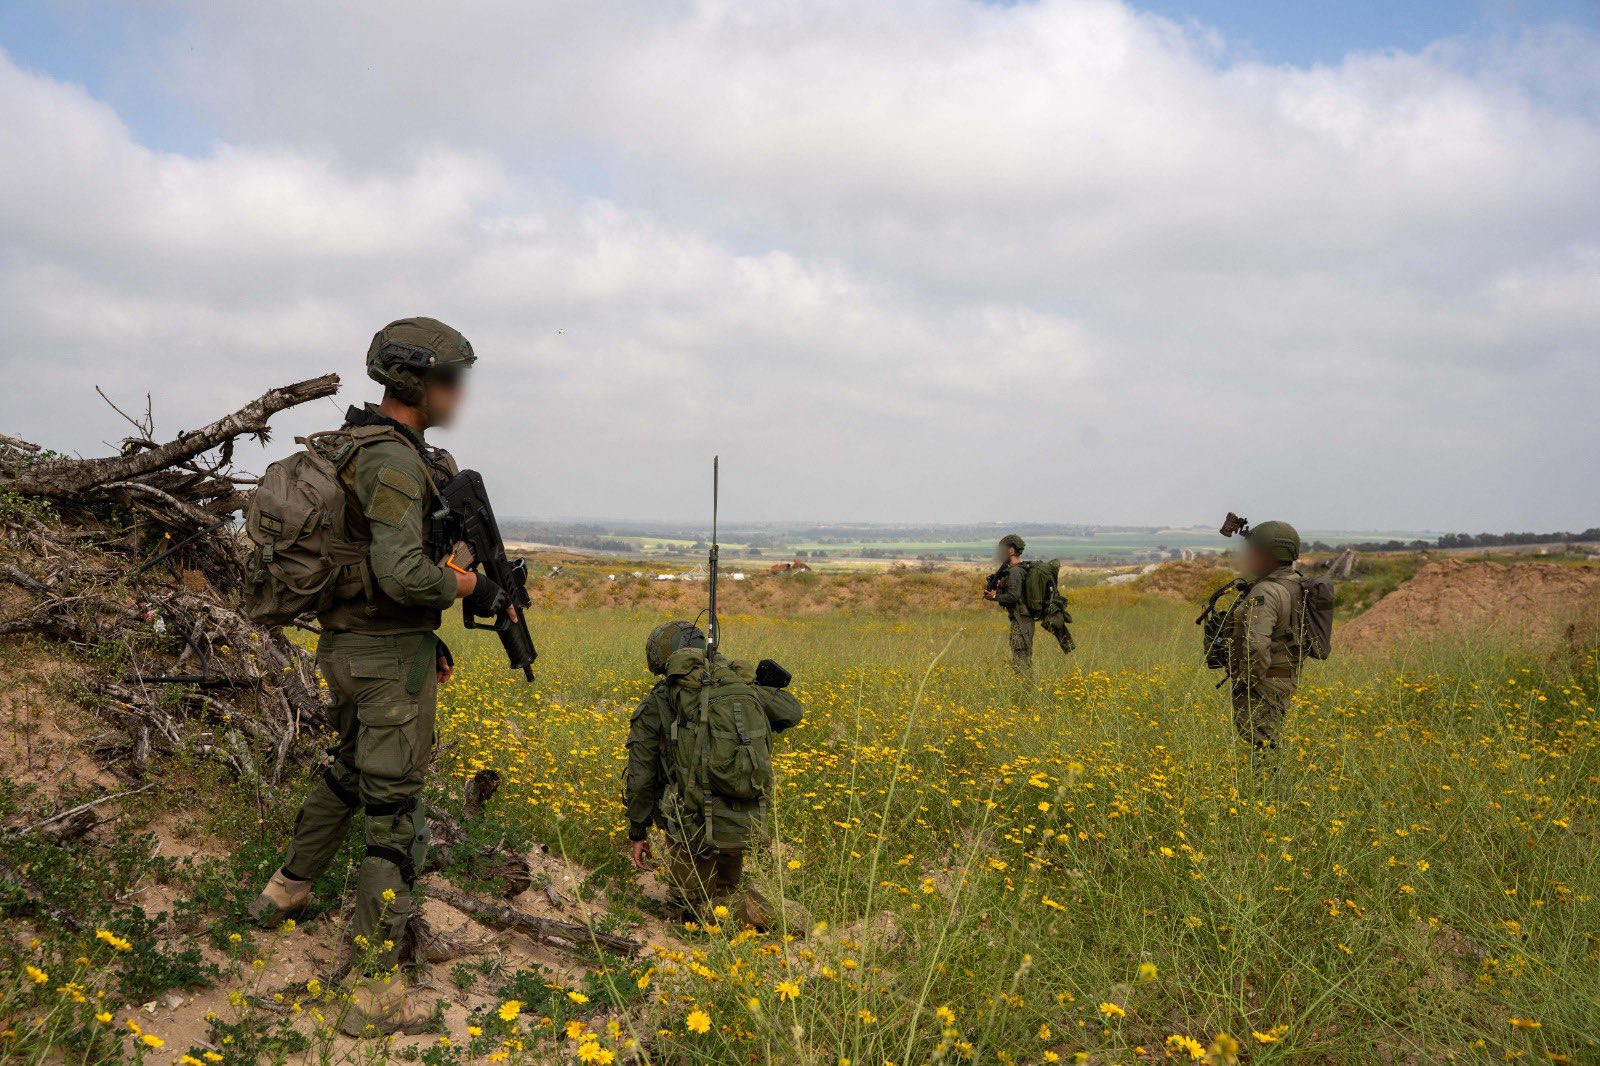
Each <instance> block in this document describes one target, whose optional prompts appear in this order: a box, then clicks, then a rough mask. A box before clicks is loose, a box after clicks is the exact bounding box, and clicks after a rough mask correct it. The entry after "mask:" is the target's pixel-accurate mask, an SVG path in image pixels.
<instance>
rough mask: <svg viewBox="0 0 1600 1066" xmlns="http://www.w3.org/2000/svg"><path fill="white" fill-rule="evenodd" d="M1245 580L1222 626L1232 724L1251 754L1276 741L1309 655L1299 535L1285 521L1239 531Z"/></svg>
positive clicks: (1262, 753) (1271, 747) (1267, 752)
mask: <svg viewBox="0 0 1600 1066" xmlns="http://www.w3.org/2000/svg"><path fill="white" fill-rule="evenodd" d="M1243 535H1244V538H1245V548H1244V571H1245V578H1246V580H1247V582H1248V585H1247V587H1246V588H1245V589H1244V590H1243V591H1242V592H1241V593H1240V595H1239V598H1238V600H1237V601H1236V602H1235V603H1234V606H1233V607H1232V609H1231V610H1230V611H1229V613H1228V616H1227V620H1226V622H1225V624H1224V627H1223V639H1224V647H1225V649H1226V655H1227V663H1226V667H1227V671H1228V676H1229V678H1230V680H1231V681H1232V682H1233V727H1234V729H1235V730H1237V731H1238V734H1239V736H1240V738H1241V739H1242V740H1244V741H1245V742H1246V743H1248V744H1249V745H1250V746H1251V752H1252V754H1253V755H1254V756H1256V757H1258V758H1266V757H1268V756H1269V755H1270V753H1271V752H1272V751H1273V750H1274V749H1276V748H1277V746H1278V737H1279V736H1280V734H1281V733H1282V731H1283V720H1284V717H1285V716H1286V715H1287V714H1288V710H1289V702H1290V701H1291V700H1292V699H1293V698H1294V693H1295V689H1296V688H1297V687H1298V686H1299V684H1300V666H1301V664H1302V663H1303V662H1304V661H1305V659H1306V656H1307V655H1308V654H1309V649H1308V648H1307V647H1306V646H1305V634H1304V632H1303V631H1302V630H1303V621H1302V619H1301V611H1300V608H1299V601H1300V597H1301V594H1302V589H1303V585H1302V578H1301V575H1300V574H1299V572H1298V571H1297V570H1295V566H1294V564H1295V560H1297V559H1299V558H1300V534H1299V533H1297V532H1296V531H1295V528H1294V527H1293V526H1291V525H1290V524H1289V523H1287V522H1262V523H1261V524H1260V525H1257V526H1255V527H1254V528H1251V529H1250V530H1249V531H1248V532H1246V533H1244V534H1243Z"/></svg>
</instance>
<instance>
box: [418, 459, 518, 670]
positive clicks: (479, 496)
mask: <svg viewBox="0 0 1600 1066" xmlns="http://www.w3.org/2000/svg"><path fill="white" fill-rule="evenodd" d="M431 527H432V528H431V530H430V532H429V538H430V541H431V546H432V550H433V556H434V558H435V559H436V560H438V561H448V560H450V558H451V553H452V552H454V550H455V546H456V545H457V544H465V545H466V546H467V548H468V550H470V551H471V552H472V560H473V561H472V565H473V566H474V567H481V568H482V570H483V573H484V575H485V576H487V577H488V579H489V580H490V581H493V582H494V583H495V584H496V585H499V586H500V588H501V589H502V590H504V592H505V594H506V599H507V600H508V601H509V602H508V603H507V605H506V607H505V608H504V609H503V610H501V611H500V612H499V613H498V614H496V615H495V616H494V621H493V622H491V623H490V624H489V625H482V624H480V623H479V622H478V620H477V619H476V618H474V617H473V614H472V608H471V607H469V606H467V604H466V601H462V604H461V624H462V625H463V626H465V627H466V628H468V629H493V630H494V631H495V633H496V634H498V635H499V637H500V643H501V645H502V646H503V647H504V648H505V649H506V657H507V658H508V659H510V660H511V669H513V670H521V671H522V674H523V676H524V677H526V678H527V679H528V680H529V681H532V680H533V662H534V660H535V659H537V658H538V657H539V651H538V649H536V648H535V647H534V646H533V637H532V636H530V635H529V633H528V618H527V615H526V614H525V612H526V611H527V609H528V603H529V601H528V564H527V563H525V562H524V561H523V560H521V559H508V558H507V557H506V545H505V541H503V540H502V539H500V524H499V523H498V522H496V521H495V520H494V508H493V507H490V506H489V494H488V492H487V491H485V490H484V487H483V478H482V477H480V476H479V474H478V472H477V471H476V470H463V471H461V473H459V474H457V475H456V476H455V477H453V478H451V479H450V481H449V482H448V483H447V484H446V485H445V487H444V488H442V489H440V490H439V509H438V510H437V511H435V512H434V513H433V521H432V523H431ZM450 565H451V566H454V565H455V564H454V563H453V562H452V563H450ZM456 569H460V568H459V567H456ZM513 614H515V616H516V617H515V618H513V617H512V615H513Z"/></svg>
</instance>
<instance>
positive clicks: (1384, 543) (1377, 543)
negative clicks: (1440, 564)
mask: <svg viewBox="0 0 1600 1066" xmlns="http://www.w3.org/2000/svg"><path fill="white" fill-rule="evenodd" d="M1576 541H1600V528H1595V527H1591V528H1589V529H1586V530H1584V531H1583V532H1582V533H1446V534H1445V535H1444V536H1442V537H1440V538H1439V539H1438V540H1421V539H1418V540H1365V541H1359V542H1356V543H1346V544H1328V543H1326V542H1324V541H1320V540H1317V541H1312V542H1311V547H1310V550H1311V551H1315V552H1331V551H1343V550H1344V549H1345V548H1350V549H1353V550H1354V551H1358V552H1402V551H1426V550H1428V549H1429V548H1509V547H1513V546H1516V545H1521V544H1570V543H1573V542H1576Z"/></svg>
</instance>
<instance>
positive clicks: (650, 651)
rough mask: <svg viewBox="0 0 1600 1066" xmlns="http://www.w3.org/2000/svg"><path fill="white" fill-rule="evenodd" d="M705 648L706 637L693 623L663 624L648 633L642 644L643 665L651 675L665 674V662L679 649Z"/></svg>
mask: <svg viewBox="0 0 1600 1066" xmlns="http://www.w3.org/2000/svg"><path fill="white" fill-rule="evenodd" d="M705 646H706V635H705V634H704V633H702V632H700V630H699V629H697V628H695V625H694V623H693V622H663V623H661V624H660V625H658V626H656V627H655V628H654V629H652V630H651V631H650V635H649V636H648V637H646V638H645V642H644V663H645V665H646V666H648V667H649V668H650V672H651V673H652V674H664V673H666V672H667V660H668V659H670V658H672V653H673V652H675V651H677V650H678V649H680V648H700V649H701V650H704V649H705Z"/></svg>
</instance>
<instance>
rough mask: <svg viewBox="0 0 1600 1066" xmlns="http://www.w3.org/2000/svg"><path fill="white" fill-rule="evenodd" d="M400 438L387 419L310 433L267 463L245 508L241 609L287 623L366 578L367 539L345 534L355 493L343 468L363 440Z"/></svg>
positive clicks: (351, 591)
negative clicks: (289, 451)
mask: <svg viewBox="0 0 1600 1066" xmlns="http://www.w3.org/2000/svg"><path fill="white" fill-rule="evenodd" d="M403 439H404V438H402V437H401V436H400V435H399V434H398V433H396V432H395V431H394V430H393V429H390V428H388V427H386V426H355V427H350V428H346V429H336V430H330V431H328V432H326V433H315V434H312V435H311V436H309V437H296V438H295V443H296V444H301V445H304V447H303V448H302V449H301V450H300V451H298V452H295V453H294V454H293V455H290V456H286V457H285V458H283V459H279V460H278V461H277V462H275V463H273V464H272V465H270V466H268V467H267V470H266V473H264V474H262V475H261V480H260V481H258V482H257V483H256V490H255V492H253V493H251V495H250V503H249V504H248V505H247V506H246V507H245V512H244V532H245V537H246V538H247V539H248V540H249V542H250V555H249V558H248V559H247V560H246V562H245V585H244V594H243V595H244V613H245V614H246V615H248V616H249V618H250V620H251V621H252V622H255V623H256V624H257V625H263V626H283V625H288V624H289V623H291V622H293V621H295V620H296V619H298V618H300V617H302V616H304V615H310V614H316V613H317V612H319V611H323V610H326V609H327V608H328V607H330V606H332V604H333V602H334V601H335V600H337V599H348V598H350V597H352V596H354V595H356V594H357V593H359V592H361V591H362V590H363V589H365V588H366V587H367V586H368V584H369V583H370V577H369V575H368V568H367V548H368V545H367V543H366V542H364V541H356V540H352V539H351V537H350V523H349V522H348V521H347V517H348V512H349V510H350V509H351V508H352V507H353V506H354V504H355V501H354V498H353V496H352V494H351V492H350V490H349V488H348V487H346V485H345V481H344V473H345V470H346V469H347V468H348V467H349V465H350V463H351V461H352V460H353V459H354V458H355V457H356V453H357V452H359V451H360V450H361V448H362V447H364V446H365V445H368V444H372V443H374V442H376V441H379V440H403Z"/></svg>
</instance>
